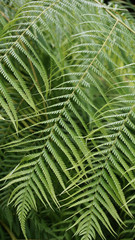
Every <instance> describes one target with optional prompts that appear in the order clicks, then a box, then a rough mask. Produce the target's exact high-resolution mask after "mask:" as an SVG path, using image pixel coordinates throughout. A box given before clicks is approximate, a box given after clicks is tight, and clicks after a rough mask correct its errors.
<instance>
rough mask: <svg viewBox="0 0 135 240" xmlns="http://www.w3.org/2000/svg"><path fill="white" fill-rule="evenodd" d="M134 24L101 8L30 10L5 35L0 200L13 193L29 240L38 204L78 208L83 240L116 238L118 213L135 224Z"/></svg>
mask: <svg viewBox="0 0 135 240" xmlns="http://www.w3.org/2000/svg"><path fill="white" fill-rule="evenodd" d="M115 10H116V9H115ZM122 13H123V15H124V16H123V15H122ZM126 16H129V13H128V12H127V11H126V10H121V9H117V12H115V11H114V10H113V7H112V8H111V7H110V8H109V7H106V6H105V5H102V4H100V3H99V2H98V1H83V0H80V1H76V0H74V1H72V3H71V2H70V1H65V0H57V1H53V0H50V1H33V2H30V1H29V2H28V3H26V4H24V5H23V6H22V7H21V8H20V9H19V10H18V12H17V13H16V15H15V17H14V19H13V20H11V21H9V22H8V23H7V24H6V25H5V26H4V27H3V30H2V33H1V36H0V37H1V38H0V52H1V57H0V61H1V63H0V91H1V95H0V104H1V115H0V121H1V126H0V134H1V137H2V138H1V139H0V143H1V145H0V151H1V159H2V160H1V162H2V168H3V169H4V172H3V173H2V174H1V176H2V181H4V184H3V185H2V188H1V190H2V193H3V192H4V191H6V190H7V188H8V187H11V186H12V187H13V190H12V192H11V195H10V197H9V200H8V204H13V205H14V206H15V207H16V209H17V215H18V217H19V221H20V224H21V228H22V231H23V234H24V236H25V238H26V239H27V236H26V235H27V234H26V232H28V231H27V229H26V224H25V222H26V218H27V216H28V214H29V213H30V212H31V209H33V210H34V211H38V205H39V201H40V203H42V205H43V206H45V207H46V208H47V209H53V210H54V209H56V207H57V208H58V209H59V208H60V207H62V208H63V209H66V210H67V206H68V207H69V208H72V209H71V211H69V214H65V215H64V216H65V218H66V216H68V220H67V223H69V226H68V227H69V228H71V227H73V229H74V230H73V232H75V229H76V233H75V235H78V236H79V237H80V238H79V239H81V240H88V239H96V236H97V235H99V236H100V238H102V239H105V237H106V234H104V233H103V229H104V228H106V229H107V231H108V232H109V234H112V235H113V236H114V237H115V236H116V234H117V231H116V232H115V231H114V226H113V224H111V221H113V222H114V224H116V223H117V224H118V225H119V226H120V227H124V224H123V221H122V217H121V216H120V215H119V209H120V208H122V209H123V211H124V212H125V214H127V215H129V217H131V216H132V215H133V212H132V211H131V210H130V208H129V207H128V203H127V196H126V195H125V186H129V185H130V188H131V189H132V190H133V189H134V187H135V185H134V184H135V183H134V168H133V166H134V164H135V160H134V157H135V151H134V144H135V138H134V131H135V100H134V95H135V92H134V88H135V86H134V83H135V81H134V66H135V65H134V58H135V57H134V52H133V48H134V47H135V36H134V33H135V30H134V19H133V17H131V18H129V20H128V18H126ZM125 18H126V20H125ZM13 126H14V127H13ZM5 129H6V133H5ZM131 168H132V170H130V171H129V169H131ZM128 184H129V185H128ZM132 190H131V191H132ZM61 193H62V194H61ZM66 210H65V211H66ZM50 211H52V210H50ZM67 211H68V210H67ZM33 216H34V215H33ZM64 216H63V217H62V220H61V221H63V218H64ZM61 221H60V223H58V225H59V226H62V227H61V233H62V231H65V230H63V229H65V226H64V227H63V224H62V222H61ZM115 222H116V223H115ZM39 226H40V224H39ZM66 226H67V225H66ZM54 228H56V229H57V224H56V226H55V225H54ZM59 232H60V231H59ZM53 233H54V236H56V231H55V230H54V232H53ZM59 234H60V233H59ZM61 236H62V235H61ZM66 236H67V239H68V238H69V236H71V235H70V234H69V235H68V233H67V235H65V238H66ZM75 238H76V237H75ZM59 239H61V237H60V238H59Z"/></svg>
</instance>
